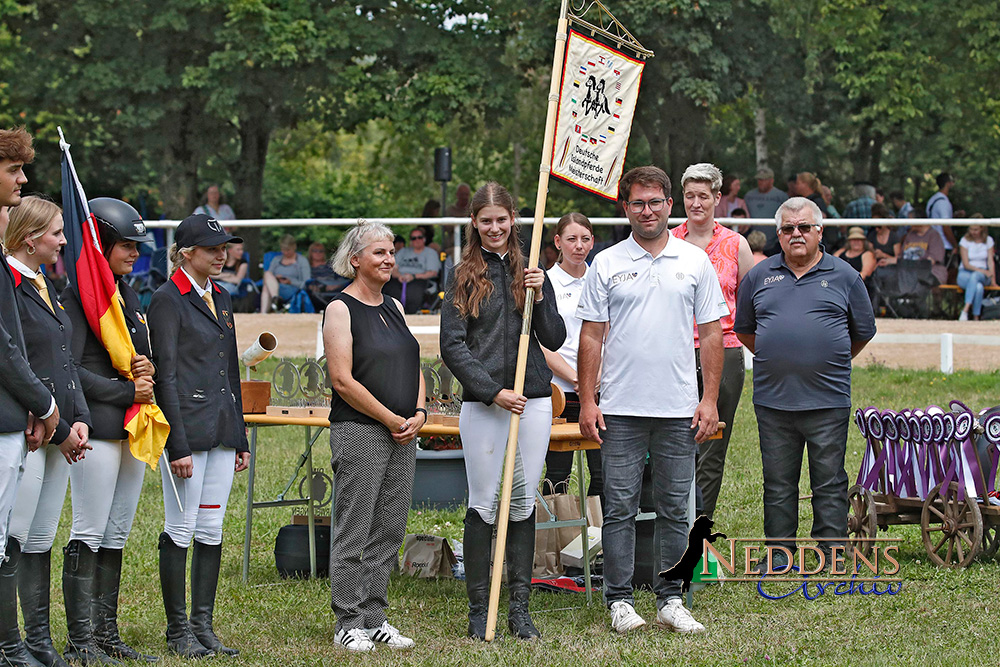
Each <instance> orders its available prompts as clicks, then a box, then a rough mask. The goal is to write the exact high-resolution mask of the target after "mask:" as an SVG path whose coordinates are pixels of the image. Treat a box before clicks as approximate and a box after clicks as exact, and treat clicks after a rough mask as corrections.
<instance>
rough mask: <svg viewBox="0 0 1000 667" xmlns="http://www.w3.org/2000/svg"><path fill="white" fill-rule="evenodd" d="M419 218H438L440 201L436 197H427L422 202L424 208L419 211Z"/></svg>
mask: <svg viewBox="0 0 1000 667" xmlns="http://www.w3.org/2000/svg"><path fill="white" fill-rule="evenodd" d="M420 217H421V218H440V217H441V202H439V201H438V200H437V199H428V200H427V203H425V204H424V210H423V211H422V212H421V213H420Z"/></svg>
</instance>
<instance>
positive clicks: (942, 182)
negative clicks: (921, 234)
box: [927, 171, 957, 252]
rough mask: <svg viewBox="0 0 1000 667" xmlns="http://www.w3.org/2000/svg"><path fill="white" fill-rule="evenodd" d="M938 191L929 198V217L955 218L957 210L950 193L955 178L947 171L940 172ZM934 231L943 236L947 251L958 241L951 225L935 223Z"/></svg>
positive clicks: (942, 239)
mask: <svg viewBox="0 0 1000 667" xmlns="http://www.w3.org/2000/svg"><path fill="white" fill-rule="evenodd" d="M935 180H936V181H937V186H938V191H937V192H935V193H934V194H933V195H931V198H930V199H928V200H927V217H928V218H943V219H947V218H954V217H955V212H954V209H953V208H952V206H951V200H950V199H949V198H948V195H949V194H951V189H952V187H954V185H955V179H954V178H952V177H951V174H949V173H948V172H946V171H943V172H941V173H940V174H938V176H937V178H936V179H935ZM934 231H935V232H937V233H938V234H939V235H940V236H941V241H942V242H943V244H944V249H945V252H947V251H949V250H952V249H953V248H954V247H955V244H956V243H957V242H956V241H955V232H954V231H953V230H952V228H951V226H947V227H946V226H944V225H934Z"/></svg>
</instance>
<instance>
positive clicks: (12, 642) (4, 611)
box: [0, 537, 42, 667]
mask: <svg viewBox="0 0 1000 667" xmlns="http://www.w3.org/2000/svg"><path fill="white" fill-rule="evenodd" d="M20 560H21V544H20V543H19V542H18V541H17V540H15V539H14V538H13V537H9V538H7V560H6V561H4V562H3V563H2V564H0V664H3V665H5V666H6V665H11V666H12V667H42V663H40V662H38V661H37V660H35V658H34V657H33V656H32V655H31V654H30V653H28V649H27V648H25V646H24V642H22V641H21V631H20V630H19V629H18V627H17V569H18V563H19V561H20Z"/></svg>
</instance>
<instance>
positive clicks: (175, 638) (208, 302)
mask: <svg viewBox="0 0 1000 667" xmlns="http://www.w3.org/2000/svg"><path fill="white" fill-rule="evenodd" d="M174 240H175V243H174V245H173V246H172V247H171V249H170V263H171V266H172V268H173V275H172V276H171V278H170V280H168V281H167V282H166V283H164V284H163V285H162V286H161V287H160V288H159V289H158V290H156V293H155V294H153V298H152V300H151V301H150V304H149V316H148V318H147V320H148V322H149V331H150V335H151V340H152V350H153V363H154V364H156V370H157V378H156V387H155V391H156V401H157V404H158V405H159V406H160V409H161V410H163V413H164V415H165V416H166V418H167V421H168V422H169V423H170V436H169V438H168V439H167V447H166V452H167V455H168V457H169V459H170V465H169V466H167V465H164V466H162V467H161V471H162V472H161V474H162V478H163V506H164V514H165V525H164V529H163V533H162V534H161V535H160V585H161V588H162V590H163V605H164V608H165V610H166V614H167V647H168V648H169V649H170V650H171V651H172V652H174V653H176V654H178V655H181V656H183V657H188V658H201V657H207V656H209V655H213V654H225V655H236V654H237V653H238V651H236V649H231V648H227V647H226V646H224V645H223V644H222V642H221V641H219V638H218V637H217V636H216V635H215V631H214V630H213V628H212V612H213V609H214V607H215V592H216V588H217V586H218V582H219V566H220V561H221V557H222V519H223V516H224V515H225V512H226V503H227V501H228V499H229V492H230V490H231V489H232V485H233V473H234V472H239V471H241V470H244V469H245V468H246V467H247V466H248V465H249V463H250V448H249V445H248V444H247V437H246V426H245V424H244V423H243V402H242V400H241V396H240V378H239V358H238V355H237V351H236V328H235V325H234V322H233V308H232V302H231V300H230V297H229V292H227V291H226V290H224V289H221V288H219V287H218V286H217V285H216V284H215V283H213V282H212V280H211V276H217V275H219V273H221V272H222V266H223V265H224V264H225V262H226V244H228V243H230V242H231V241H239V240H240V239H237V238H236V237H233V236H230V235H229V234H227V233H226V232H225V230H224V229H223V228H222V225H220V224H219V222H218V221H217V220H215V219H214V218H210V217H208V216H207V215H192V216H189V217H187V218H185V219H184V220H183V221H182V222H181V224H180V225H179V226H178V227H177V230H176V231H175V233H174ZM175 485H176V488H177V493H178V495H179V497H180V505H178V501H177V498H176V497H175V496H174V490H173V488H174V486H175ZM192 539H193V540H194V556H193V559H192V562H191V617H190V622H189V621H188V615H187V609H186V600H185V597H184V589H185V580H186V572H185V565H186V562H187V549H188V546H189V545H190V544H191V541H192Z"/></svg>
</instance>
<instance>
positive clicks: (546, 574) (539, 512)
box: [531, 480, 563, 579]
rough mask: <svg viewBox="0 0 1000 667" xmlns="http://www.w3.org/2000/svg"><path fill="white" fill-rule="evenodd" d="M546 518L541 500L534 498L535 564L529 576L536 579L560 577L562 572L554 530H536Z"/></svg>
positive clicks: (546, 481)
mask: <svg viewBox="0 0 1000 667" xmlns="http://www.w3.org/2000/svg"><path fill="white" fill-rule="evenodd" d="M545 483H547V484H549V488H550V489H551V486H552V485H551V483H549V482H548V480H545ZM551 497H552V494H549V495H547V496H543V498H545V499H546V501H547V500H548V499H550V498H551ZM550 509H551V505H550ZM554 513H555V512H553V514H554ZM548 520H549V515H548V514H546V513H545V508H543V507H542V501H541V500H539V499H538V498H535V526H536V530H535V566H534V568H533V569H532V571H531V576H533V577H535V578H536V579H552V578H555V577H561V576H562V574H563V568H562V565H561V564H560V563H559V538H558V536H557V535H556V534H555V531H554V530H537V527H538V525H539V524H544V522H545V521H548Z"/></svg>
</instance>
